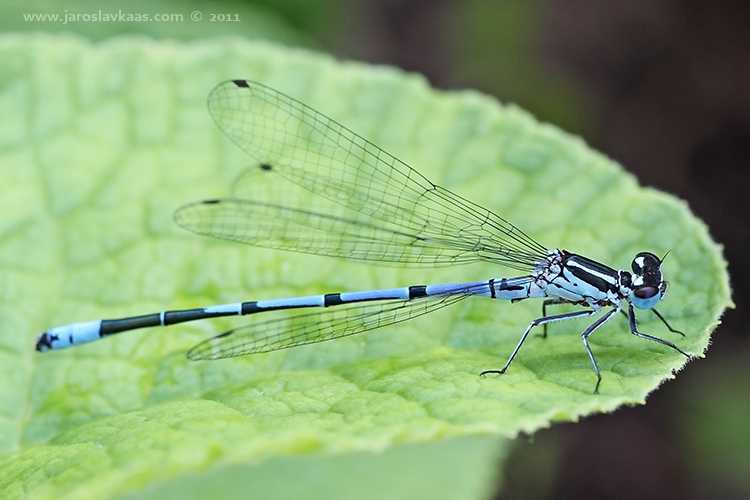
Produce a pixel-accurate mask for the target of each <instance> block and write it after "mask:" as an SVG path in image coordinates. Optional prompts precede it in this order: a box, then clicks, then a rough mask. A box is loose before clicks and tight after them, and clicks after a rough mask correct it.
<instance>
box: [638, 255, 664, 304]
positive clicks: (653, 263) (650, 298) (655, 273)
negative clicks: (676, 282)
mask: <svg viewBox="0 0 750 500" xmlns="http://www.w3.org/2000/svg"><path fill="white" fill-rule="evenodd" d="M632 268H633V279H632V283H631V286H630V288H631V290H632V291H631V293H630V300H631V302H632V303H633V305H634V306H635V307H637V308H638V309H651V308H652V307H654V306H655V305H656V304H657V303H658V302H659V301H660V300H661V299H663V298H664V294H665V293H667V282H666V281H664V276H663V275H662V272H661V260H660V259H659V257H657V256H656V255H654V254H652V253H650V252H641V253H639V254H638V255H636V256H635V258H634V259H633V264H632Z"/></svg>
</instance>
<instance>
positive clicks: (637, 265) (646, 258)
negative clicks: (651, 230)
mask: <svg viewBox="0 0 750 500" xmlns="http://www.w3.org/2000/svg"><path fill="white" fill-rule="evenodd" d="M659 266H661V260H659V257H657V256H656V255H654V254H652V253H651V252H641V253H639V254H638V255H636V256H635V259H633V263H632V264H631V265H630V267H631V268H632V269H633V272H634V273H635V274H642V273H643V271H644V269H645V270H647V272H648V270H649V269H658V268H659Z"/></svg>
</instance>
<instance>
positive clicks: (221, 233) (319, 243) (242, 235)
mask: <svg viewBox="0 0 750 500" xmlns="http://www.w3.org/2000/svg"><path fill="white" fill-rule="evenodd" d="M208 108H209V111H210V113H211V115H212V116H213V118H214V120H215V121H216V123H217V124H218V126H219V127H220V128H221V130H222V131H223V132H224V133H225V134H226V135H227V136H228V137H229V138H230V139H231V140H232V141H233V142H234V143H235V144H237V145H238V146H239V147H240V148H241V149H243V150H244V151H245V152H246V153H248V154H249V155H250V156H252V157H253V158H254V159H255V160H256V161H257V162H258V164H257V166H256V167H255V171H256V172H255V173H256V174H258V173H259V174H261V175H264V176H281V177H283V178H284V179H286V180H288V181H291V182H293V183H295V184H296V185H297V186H299V187H301V188H303V189H304V190H306V191H307V192H310V193H313V194H315V195H317V196H318V197H320V198H318V199H320V200H321V203H320V205H321V206H322V205H324V204H325V205H326V206H327V208H326V210H325V211H322V210H316V206H315V204H313V206H310V207H295V206H293V204H292V203H291V200H288V199H287V200H279V199H275V200H274V199H270V200H266V199H263V198H264V195H263V194H262V193H260V192H258V193H257V194H258V195H259V197H258V199H249V198H240V197H234V198H225V199H215V200H207V201H202V202H197V203H192V204H188V205H186V206H183V207H182V208H180V209H178V210H177V212H176V213H175V221H176V222H177V224H178V225H180V226H182V227H183V228H185V229H188V230H190V231H193V232H195V233H198V234H203V235H207V236H213V237H217V238H223V239H227V240H232V241H238V242H241V243H246V244H250V245H255V246H260V247H267V248H274V249H283V250H293V251H296V252H304V253H311V254H316V255H327V256H332V257H342V258H346V259H356V260H364V261H374V262H380V263H388V264H404V265H416V266H444V265H455V264H466V263H471V262H480V261H483V262H494V263H497V264H501V265H504V266H506V267H509V268H513V269H516V270H520V271H523V272H526V273H527V274H526V275H524V276H521V277H516V278H493V279H490V280H487V281H481V282H467V283H452V284H440V285H417V286H409V287H403V288H392V289H385V290H369V291H362V292H342V293H329V294H324V295H313V296H306V297H293V298H285V299H273V300H258V301H251V302H241V303H232V304H223V305H214V306H209V307H203V308H199V309H189V310H176V311H162V312H159V313H154V314H148V315H144V316H136V317H128V318H120V319H113V320H96V321H88V322H79V323H71V324H68V325H64V326H58V327H54V328H50V329H49V330H47V331H46V332H44V333H42V334H40V335H39V337H38V338H37V343H36V349H37V350H38V351H47V350H50V349H62V348H65V347H69V346H73V345H78V344H83V343H87V342H91V341H93V340H97V339H100V338H103V337H108V336H110V335H113V334H115V333H120V332H124V331H128V330H135V329H138V328H145V327H152V326H167V325H173V324H176V323H183V322H186V321H195V320H201V319H207V318H216V317H221V316H236V315H239V316H244V315H248V314H254V313H259V312H265V311H278V310H287V309H299V308H308V307H323V308H327V309H326V310H325V311H321V312H317V313H312V314H303V315H298V316H294V317H292V318H281V319H274V320H270V321H265V322H260V323H256V324H251V325H245V326H240V327H238V328H234V329H232V330H229V331H228V332H225V333H222V334H220V335H218V336H215V337H213V338H210V339H207V340H205V341H203V342H201V343H199V344H198V345H196V346H195V347H193V348H192V349H191V350H190V351H189V352H188V357H189V358H190V359H192V360H204V359H221V358H228V357H233V356H241V355H245V354H253V353H260V352H269V351H275V350H278V349H285V348H288V347H293V346H299V345H305V344H312V343H315V342H321V341H324V340H331V339H336V338H341V337H344V336H347V335H353V334H356V333H361V332H364V331H368V330H373V329H375V328H380V327H383V326H387V325H392V324H395V323H400V322H402V321H406V320H408V319H411V318H414V317H417V316H421V315H423V314H426V313H429V312H432V311H435V310H437V309H440V308H443V307H445V306H448V305H451V304H454V303H456V302H459V301H461V300H463V299H465V298H467V297H471V296H483V297H489V298H492V299H502V300H510V301H512V302H517V301H520V300H524V299H529V298H542V299H545V300H544V302H543V307H542V317H540V318H537V319H535V320H534V321H532V322H531V323H530V324H529V325H528V327H527V328H526V330H525V331H524V332H523V335H522V336H521V339H520V341H519V342H518V344H517V345H516V347H515V349H514V350H513V352H512V353H511V355H510V357H509V358H508V360H507V362H506V363H505V365H504V366H503V367H502V368H501V369H499V370H485V371H483V372H482V373H481V375H486V374H488V373H505V371H506V370H507V369H508V367H509V366H510V364H511V362H512V361H513V359H514V358H515V356H516V354H517V353H518V351H519V349H520V348H521V345H523V343H524V341H525V340H526V338H527V337H528V335H529V332H531V330H532V329H533V328H534V327H535V326H540V325H544V328H545V329H546V325H547V324H549V323H553V322H557V321H563V320H568V319H574V318H582V317H589V316H595V315H597V314H599V313H601V312H602V311H603V310H605V309H606V312H604V314H603V315H602V316H601V317H599V318H598V319H597V320H596V321H595V322H594V323H592V324H591V325H590V326H589V327H588V328H586V330H585V331H584V332H583V333H582V339H583V345H584V347H585V349H586V352H587V353H588V356H589V358H590V360H591V364H592V365H593V367H594V372H595V373H596V377H597V382H596V387H595V390H594V392H598V390H599V385H600V383H601V380H602V375H601V372H600V370H599V366H598V364H597V362H596V359H595V358H594V354H593V352H592V351H591V347H590V346H589V342H588V337H589V336H590V335H591V334H592V333H593V332H594V331H595V330H596V329H598V328H599V327H600V326H602V325H603V324H604V323H606V322H607V321H608V320H610V319H611V318H612V317H613V316H615V315H616V314H617V313H618V312H620V311H623V312H625V313H626V315H627V318H628V324H629V327H630V332H631V333H632V334H633V335H636V336H638V337H641V338H643V339H647V340H651V341H654V342H658V343H660V344H663V345H665V346H668V347H671V348H672V349H674V350H676V351H677V352H679V353H681V354H683V355H685V356H686V357H690V356H689V355H688V354H687V353H685V352H684V351H682V350H681V349H680V348H678V347H677V346H676V345H674V344H673V343H671V342H669V341H666V340H663V339H660V338H657V337H654V336H651V335H648V334H645V333H642V332H640V331H638V328H637V325H636V317H635V308H639V309H652V310H653V311H654V313H655V314H656V315H657V317H658V318H659V319H660V320H661V321H662V322H663V323H664V324H665V325H666V326H667V328H669V330H670V331H672V332H675V333H680V334H681V335H683V336H684V334H682V333H681V332H678V331H676V330H674V329H672V328H671V327H670V326H669V324H668V323H667V321H666V320H665V319H664V317H663V316H662V315H661V314H659V313H658V312H657V311H656V309H654V306H655V305H656V304H657V303H658V302H659V301H660V300H661V299H662V298H664V294H665V293H666V289H667V283H666V281H664V277H663V275H662V269H661V264H662V262H661V259H659V258H658V257H657V256H656V255H654V254H653V253H650V252H641V253H639V254H637V255H636V256H635V258H634V259H633V261H632V273H631V272H630V271H625V270H619V271H618V270H615V269H612V268H610V267H608V266H606V265H604V264H600V263H599V262H596V261H593V260H591V259H588V258H586V257H583V256H581V255H576V254H574V253H570V252H567V251H565V250H562V249H554V250H548V249H546V248H545V247H544V246H542V245H540V244H539V243H537V242H535V241H534V240H533V239H531V238H530V237H529V236H527V235H526V234H524V233H523V232H522V231H520V230H519V229H518V228H517V227H515V226H514V225H512V224H510V223H509V222H507V221H506V220H504V219H503V218H501V217H499V216H497V215H495V214H494V213H492V212H491V211H489V210H487V209H485V208H482V207H480V206H479V205H477V204H475V203H472V202H470V201H468V200H466V199H464V198H462V197H460V196H458V195H456V194H454V193H452V192H451V191H448V190H447V189H444V188H441V187H440V186H436V185H435V184H433V183H431V182H430V181H428V180H427V179H426V178H425V177H423V176H422V175H421V174H419V173H418V172H417V171H415V170H413V169H412V168H411V167H409V166H408V165H406V164H405V163H403V162H401V161H399V160H398V159H396V158H395V157H393V156H391V155H390V154H388V153H386V152H385V151H383V150H382V149H380V148H378V147H377V146H375V145H374V144H372V143H370V142H368V141H367V140H365V139H363V138H362V137H360V136H359V135H357V134H355V133H354V132H352V131H350V130H349V129H347V128H345V127H343V126H341V125H340V124H338V123H337V122H335V121H333V120H331V119H330V118H328V117H326V116H324V115H322V114H321V113H318V112H317V111H315V110H313V109H311V108H309V107H308V106H306V105H304V104H302V103H301V102H299V101H297V100H295V99H293V98H291V97H289V96H286V95H284V94H282V93H280V92H277V91H275V90H273V89H271V88H268V87H266V86H264V85H262V84H260V83H256V82H251V81H246V80H232V81H226V82H224V83H221V84H219V85H218V86H217V87H216V88H215V89H214V90H213V91H212V92H211V94H210V96H209V99H208ZM277 180H278V179H277ZM280 201H288V202H289V203H287V204H279V202H280ZM554 304H573V305H578V306H584V307H585V309H582V310H576V311H572V312H566V313H562V314H555V315H550V316H547V315H546V308H547V306H550V305H554ZM544 335H545V336H546V330H545V332H544Z"/></svg>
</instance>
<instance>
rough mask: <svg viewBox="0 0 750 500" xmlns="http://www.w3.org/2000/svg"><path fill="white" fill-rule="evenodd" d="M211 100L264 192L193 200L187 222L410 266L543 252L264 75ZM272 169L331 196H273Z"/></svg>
mask: <svg viewBox="0 0 750 500" xmlns="http://www.w3.org/2000/svg"><path fill="white" fill-rule="evenodd" d="M208 107H209V111H210V112H211V115H212V116H213V118H214V120H215V121H216V123H217V124H218V125H219V127H220V128H221V129H222V131H223V132H224V133H225V134H226V135H227V136H228V137H229V138H230V139H231V140H232V141H233V142H234V143H235V144H237V145H238V146H239V147H240V148H242V149H243V150H244V151H245V152H247V153H248V154H249V155H250V156H252V157H253V158H254V159H255V160H257V162H258V165H257V167H256V168H254V169H253V170H252V171H251V173H250V174H248V176H246V179H242V180H241V181H240V182H241V183H242V184H243V185H245V186H246V187H247V186H249V189H248V191H249V192H251V193H255V194H257V196H254V195H252V199H245V198H244V196H243V198H241V199H225V200H212V201H211V202H205V203H194V204H190V205H187V206H185V207H183V208H181V209H180V210H179V211H178V212H177V213H176V214H175V219H176V221H177V223H178V224H180V225H181V226H182V227H184V228H186V229H188V230H191V231H194V232H196V233H199V234H204V235H209V236H215V237H219V238H225V239H230V240H234V241H240V242H243V243H247V244H251V245H256V246H262V247H268V248H278V249H285V250H295V251H302V252H308V253H314V254H322V255H330V256H337V257H345V258H354V259H363V260H376V261H380V262H390V263H401V264H410V265H446V264H455V263H459V262H460V263H463V262H473V261H480V260H486V261H493V262H498V263H502V264H505V265H506V266H508V267H513V268H517V269H529V268H533V267H534V264H535V263H536V262H538V261H539V260H541V259H542V258H543V257H544V255H545V252H546V249H545V248H544V247H543V246H542V245H540V244H538V243H536V242H535V241H534V240H533V239H531V238H530V237H528V236H527V235H525V234H524V233H523V232H522V231H520V230H519V229H518V228H516V227H515V226H513V225H512V224H510V223H509V222H507V221H505V220H504V219H502V218H501V217H499V216H497V215H495V214H494V213H492V212H490V211H489V210H487V209H485V208H482V207H480V206H479V205H476V204H475V203H472V202H470V201H468V200H465V199H464V198H462V197H460V196H458V195H456V194H454V193H452V192H450V191H448V190H446V189H444V188H441V187H439V186H436V185H434V184H432V183H431V182H430V181H428V180H427V179H426V178H424V177H423V176H422V175H421V174H419V173H418V172H416V171H415V170H413V169H412V168H410V167H409V166H408V165H406V164H405V163H403V162H401V161H400V160H398V159H396V158H394V157H393V156H391V155H390V154H388V153H386V152H385V151H383V150H382V149H380V148H378V147H377V146H375V145H374V144H372V143H370V142H368V141H367V140H365V139H363V138H362V137H360V136H359V135H357V134H355V133H354V132H352V131H350V130H349V129H347V128H345V127H343V126H341V125H339V124H338V123H336V122H335V121H333V120H331V119H330V118H328V117H326V116H324V115H322V114H320V113H318V112H317V111H315V110H313V109H311V108H309V107H307V106H306V105H304V104H302V103H300V102H299V101H297V100H295V99H292V98H291V97H288V96H286V95H284V94H282V93H280V92H277V91H275V90H273V89H270V88H268V87H266V86H264V85H262V84H259V83H255V82H250V81H245V80H233V81H227V82H224V83H222V84H220V85H219V86H217V87H216V88H215V89H214V90H213V92H212V93H211V95H210V96H209V99H208ZM274 176H275V177H276V178H277V179H278V177H279V176H281V177H283V178H284V179H286V180H288V181H290V182H292V183H294V184H296V185H297V186H299V187H301V188H302V189H303V190H304V191H305V193H306V194H307V195H310V194H314V195H316V197H318V199H324V200H327V201H328V202H329V203H326V204H322V203H316V202H311V203H306V204H305V205H304V208H302V207H300V206H299V205H297V206H294V204H293V203H292V202H291V201H290V203H289V204H287V203H286V201H287V200H289V197H288V196H287V197H278V195H276V196H277V197H276V198H271V197H269V196H267V195H265V194H264V191H265V190H264V189H262V188H259V187H254V186H255V181H256V180H261V179H263V178H268V177H274ZM247 179H250V180H247ZM279 180H280V179H279ZM258 185H265V182H264V181H262V180H261V181H260V183H259V184H258ZM268 185H270V183H269V184H268ZM312 198H313V199H314V198H315V197H312ZM282 200H283V201H285V203H284V204H281V203H280V201H282ZM318 207H325V208H324V209H320V210H318ZM294 239H296V240H299V241H302V242H304V243H303V244H296V243H294V242H293V241H292V240H294Z"/></svg>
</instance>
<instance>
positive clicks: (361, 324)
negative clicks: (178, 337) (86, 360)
mask: <svg viewBox="0 0 750 500" xmlns="http://www.w3.org/2000/svg"><path fill="white" fill-rule="evenodd" d="M486 289H487V286H486V285H485V284H482V285H477V286H472V287H469V286H467V287H466V289H464V290H461V291H458V292H456V293H449V294H440V295H432V296H429V297H423V298H418V299H413V300H394V301H385V302H355V303H352V304H348V305H341V306H335V307H330V308H326V309H325V310H323V311H320V312H316V313H311V314H302V315H297V316H291V317H286V318H280V319H274V320H270V321H264V322H260V323H255V324H250V325H245V326H241V327H239V328H235V329H232V330H229V331H228V332H225V333H222V334H221V335H217V336H216V337H213V338H210V339H207V340H204V341H203V342H201V343H200V344H197V345H196V346H195V347H193V348H192V349H190V351H189V352H188V358H189V359H191V360H194V361H197V360H208V359H223V358H231V357H235V356H244V355H246V354H255V353H261V352H270V351H277V350H279V349H286V348H288V347H295V346H300V345H306V344H314V343H317V342H323V341H326V340H333V339H338V338H341V337H347V336H349V335H355V334H357V333H362V332H366V331H369V330H374V329H376V328H381V327H384V326H389V325H393V324H396V323H401V322H402V321H407V320H410V319H412V318H416V317H418V316H422V315H424V314H427V313H430V312H432V311H436V310H438V309H441V308H443V307H446V306H449V305H451V304H455V303H456V302H459V301H461V300H463V299H465V298H466V297H470V296H472V295H477V294H479V293H482V292H484V291H486Z"/></svg>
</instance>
